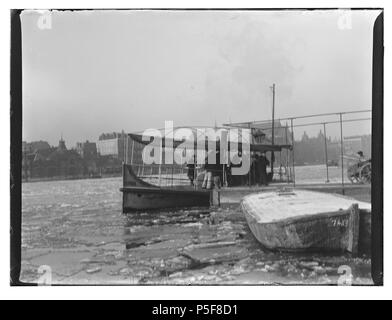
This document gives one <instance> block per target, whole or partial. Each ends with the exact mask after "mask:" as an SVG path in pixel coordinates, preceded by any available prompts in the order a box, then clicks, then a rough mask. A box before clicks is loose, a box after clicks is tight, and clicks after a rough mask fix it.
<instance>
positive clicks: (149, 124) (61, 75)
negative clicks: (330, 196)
mask: <svg viewBox="0 0 392 320" xmlns="http://www.w3.org/2000/svg"><path fill="white" fill-rule="evenodd" d="M377 15H378V12H377V11H354V12H352V15H351V27H350V21H349V20H350V19H348V18H347V16H343V14H342V12H338V11H317V12H311V13H310V12H305V11H304V12H301V11H298V12H297V11H280V12H271V11H132V12H128V11H90V12H52V13H51V21H50V22H49V23H48V22H47V20H45V21H46V22H45V21H43V20H42V18H40V17H41V13H39V12H35V11H26V12H24V13H23V15H22V18H21V19H22V37H23V139H24V140H27V141H32V140H40V139H41V140H47V141H49V143H51V144H53V145H57V142H58V140H59V138H60V135H61V133H62V134H63V136H64V139H65V140H66V142H67V145H68V146H69V147H70V146H73V145H75V143H76V142H77V141H84V140H86V139H89V140H92V141H96V140H98V136H99V134H100V133H103V132H112V131H121V130H122V129H124V130H125V131H128V132H134V131H140V130H144V129H147V128H162V127H163V126H164V121H165V120H173V121H174V125H175V126H183V125H194V126H197V125H211V126H212V125H214V123H215V121H216V122H217V124H218V125H220V124H222V123H226V122H230V121H231V122H242V121H254V120H264V119H270V118H271V102H272V95H271V90H270V86H271V85H272V83H276V86H277V87H276V117H277V118H279V117H287V116H296V115H306V114H315V113H326V112H340V111H351V110H359V109H370V108H371V89H372V88H371V79H372V77H371V75H372V32H373V31H372V30H373V24H374V21H375V18H376V17H377ZM42 26H44V27H42ZM48 26H49V27H48ZM342 26H343V28H342ZM347 26H348V28H346V27H347ZM367 116H369V115H367V114H362V115H360V117H367ZM332 119H333V120H335V119H336V117H334V118H327V119H325V120H332ZM319 120H320V119H315V120H314V121H319ZM319 129H320V128H319V127H313V128H305V129H304V128H298V129H297V130H296V134H302V132H303V130H306V131H307V132H309V133H311V134H312V133H313V132H314V133H315V132H317V131H318V130H319ZM369 130H370V125H369V123H368V122H357V123H355V124H350V125H347V126H345V135H353V134H363V133H370V131H369ZM297 131H298V133H297ZM337 133H338V131H337V126H335V125H331V126H330V127H329V134H330V135H332V136H334V135H337Z"/></svg>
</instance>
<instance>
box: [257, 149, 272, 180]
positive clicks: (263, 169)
mask: <svg viewBox="0 0 392 320" xmlns="http://www.w3.org/2000/svg"><path fill="white" fill-rule="evenodd" d="M258 163H259V165H258V167H259V172H260V184H261V185H264V186H267V185H268V175H267V167H268V166H269V165H270V162H269V160H268V159H267V157H266V155H265V153H262V154H261V156H260V158H259V161H258Z"/></svg>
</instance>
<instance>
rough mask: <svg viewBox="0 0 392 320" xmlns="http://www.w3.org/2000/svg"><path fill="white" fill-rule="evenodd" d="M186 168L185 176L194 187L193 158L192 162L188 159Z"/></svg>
mask: <svg viewBox="0 0 392 320" xmlns="http://www.w3.org/2000/svg"><path fill="white" fill-rule="evenodd" d="M186 167H187V176H188V179H189V181H190V182H191V186H193V185H194V182H193V181H194V180H195V157H193V160H192V159H190V160H189V162H188V163H187V165H186Z"/></svg>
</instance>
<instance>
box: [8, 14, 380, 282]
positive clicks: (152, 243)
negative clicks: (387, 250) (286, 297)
mask: <svg viewBox="0 0 392 320" xmlns="http://www.w3.org/2000/svg"><path fill="white" fill-rule="evenodd" d="M11 19H14V20H17V21H16V22H15V23H16V24H15V25H18V24H19V27H20V30H19V31H18V30H15V29H14V30H11V31H12V32H15V33H16V36H15V37H16V38H15V39H18V38H17V37H18V36H17V34H19V33H20V34H19V37H20V43H19V46H16V48H20V49H19V50H20V52H19V54H18V50H16V51H12V50H11V70H12V68H13V66H14V65H15V66H18V67H15V68H20V78H18V79H15V81H18V80H20V89H21V91H20V95H19V96H17V98H15V99H14V100H13V96H12V94H13V91H12V90H11V113H12V114H11V136H12V137H11V141H15V144H12V146H11V184H12V186H16V187H15V188H14V189H13V187H11V224H12V223H17V222H18V221H19V222H20V227H19V228H20V234H18V233H17V232H16V231H17V230H18V227H17V225H12V226H11V229H12V231H13V232H12V234H11V241H14V243H13V244H12V243H11V285H26V286H30V285H34V286H36V285H38V286H69V285H72V286H73V285H76V286H81V285H82V286H86V285H87V286H90V285H94V286H95V285H110V286H117V285H118V286H172V285H175V286H244V285H246V286H276V285H282V286H293V285H295V286H309V285H311V286H380V285H382V284H383V268H382V256H383V243H382V239H383V228H382V217H383V212H382V197H383V190H382V186H383V184H382V181H383V180H382V178H383V177H382V172H383V171H382V163H383V162H382V153H383V140H382V137H383V133H382V130H383V127H382V112H383V96H382V95H383V93H382V90H383V60H382V59H383V53H382V49H380V48H382V46H383V38H382V37H383V9H379V8H368V9H332V8H331V9H306V8H304V9H287V10H285V9H284V8H280V9H268V10H267V9H261V8H259V9H234V8H230V9H180V8H179V9H175V8H172V9H147V8H146V9H142V8H141V9H122V10H116V9H80V10H67V9H50V8H48V9H40V10H36V9H25V10H19V11H14V12H13V13H11ZM11 29H12V28H11ZM18 32H19V33H18ZM16 42H17V40H15V43H16ZM11 47H12V41H11ZM11 49H12V48H11ZM18 57H19V58H18ZM13 59H14V60H13ZM18 59H19V60H18ZM13 61H14V62H15V61H16V62H15V64H13ZM14 70H15V69H14ZM13 76H15V74H11V82H12V81H13V80H12V77H13ZM11 87H12V86H11ZM19 100H20V106H21V107H20V108H19V107H18V106H17V105H16V104H15V105H12V101H13V102H14V103H17V102H18V101H19ZM13 116H14V117H17V118H14V120H13V118H12V117H13ZM18 120H20V121H19V124H18ZM12 192H15V194H13V193H12ZM18 193H19V196H17V194H18ZM13 219H14V220H13ZM18 239H19V240H18Z"/></svg>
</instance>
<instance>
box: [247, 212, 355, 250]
mask: <svg viewBox="0 0 392 320" xmlns="http://www.w3.org/2000/svg"><path fill="white" fill-rule="evenodd" d="M243 212H244V213H245V217H246V220H247V222H248V225H249V228H250V230H251V231H252V233H253V235H254V236H255V237H256V239H257V240H258V241H259V242H260V243H261V244H262V245H263V246H264V247H266V248H267V249H270V250H279V251H340V252H344V251H348V252H351V253H357V251H358V234H359V210H358V206H357V205H353V206H352V207H351V208H350V209H349V210H347V211H344V212H333V213H325V214H315V215H311V216H306V217H298V218H291V219H285V220H282V221H278V222H272V223H258V222H257V221H256V220H255V219H254V218H253V217H252V216H251V215H249V214H248V212H247V211H246V208H244V207H243Z"/></svg>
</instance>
